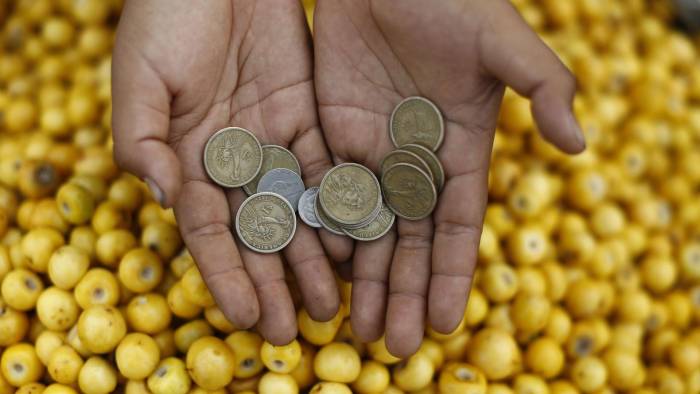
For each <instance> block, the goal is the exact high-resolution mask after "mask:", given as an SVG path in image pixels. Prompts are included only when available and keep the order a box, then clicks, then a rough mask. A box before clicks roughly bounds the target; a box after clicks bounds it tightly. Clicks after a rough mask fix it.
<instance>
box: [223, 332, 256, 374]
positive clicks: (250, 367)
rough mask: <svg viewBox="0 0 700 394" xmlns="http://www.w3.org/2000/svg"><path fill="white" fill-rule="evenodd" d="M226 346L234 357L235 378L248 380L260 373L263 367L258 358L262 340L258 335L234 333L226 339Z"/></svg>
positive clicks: (253, 333)
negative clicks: (235, 363)
mask: <svg viewBox="0 0 700 394" xmlns="http://www.w3.org/2000/svg"><path fill="white" fill-rule="evenodd" d="M226 344H227V345H228V346H229V347H230V348H231V350H233V354H234V355H236V362H237V365H236V368H235V370H234V377H235V378H237V379H246V378H250V377H253V376H255V375H257V374H258V373H259V372H260V371H262V369H263V368H264V365H263V362H262V359H261V358H260V348H261V347H262V344H263V339H262V338H261V337H260V335H259V334H257V333H255V332H251V331H236V332H234V333H232V334H231V335H229V336H228V337H226Z"/></svg>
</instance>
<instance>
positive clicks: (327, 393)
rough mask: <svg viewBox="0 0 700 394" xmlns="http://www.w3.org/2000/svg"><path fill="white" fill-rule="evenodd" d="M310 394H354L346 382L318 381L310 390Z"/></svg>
mask: <svg viewBox="0 0 700 394" xmlns="http://www.w3.org/2000/svg"><path fill="white" fill-rule="evenodd" d="M309 394H352V391H351V390H350V388H349V387H348V386H347V385H346V384H344V383H338V382H318V383H316V384H315V385H314V387H312V388H311V390H309Z"/></svg>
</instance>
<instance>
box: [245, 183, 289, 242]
mask: <svg viewBox="0 0 700 394" xmlns="http://www.w3.org/2000/svg"><path fill="white" fill-rule="evenodd" d="M296 219H297V217H296V215H295V214H294V208H292V206H291V204H289V201H287V200H285V199H284V198H283V197H282V196H280V195H278V194H275V193H257V194H254V195H252V196H250V197H248V198H247V199H246V200H245V201H243V203H242V204H241V207H240V208H239V209H238V213H237V214H236V233H238V237H239V238H240V239H241V241H243V243H244V244H245V245H246V246H247V247H248V248H250V249H252V250H254V251H256V252H259V253H273V252H277V251H279V250H282V249H283V248H284V247H285V246H287V244H289V242H291V241H292V238H293V237H294V233H295V232H296V228H297V220H296Z"/></svg>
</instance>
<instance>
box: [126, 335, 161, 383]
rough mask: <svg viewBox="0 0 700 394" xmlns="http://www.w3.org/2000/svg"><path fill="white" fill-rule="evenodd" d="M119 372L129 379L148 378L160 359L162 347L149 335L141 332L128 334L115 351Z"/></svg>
mask: <svg viewBox="0 0 700 394" xmlns="http://www.w3.org/2000/svg"><path fill="white" fill-rule="evenodd" d="M115 359H116V362H117V367H118V368H119V372H120V373H121V374H122V375H124V377H126V378H127V379H132V380H141V379H145V378H147V377H148V376H149V375H150V374H151V373H152V372H153V371H154V370H155V368H156V365H157V364H158V361H159V360H160V349H159V348H158V345H157V344H156V341H155V340H153V338H151V337H150V336H148V335H145V334H141V333H132V334H127V335H126V336H125V337H124V338H123V339H122V340H121V342H119V345H118V346H117V349H116V351H115Z"/></svg>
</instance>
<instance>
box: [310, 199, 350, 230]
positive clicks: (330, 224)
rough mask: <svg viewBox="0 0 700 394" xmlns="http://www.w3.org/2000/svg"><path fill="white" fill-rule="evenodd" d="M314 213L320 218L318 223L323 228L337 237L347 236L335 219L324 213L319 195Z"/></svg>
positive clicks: (315, 202)
mask: <svg viewBox="0 0 700 394" xmlns="http://www.w3.org/2000/svg"><path fill="white" fill-rule="evenodd" d="M314 213H315V214H316V217H317V218H318V222H319V223H321V227H323V228H324V229H326V230H328V231H330V232H331V233H333V234H335V235H345V233H344V232H343V228H342V227H340V226H339V225H338V223H335V222H334V221H333V219H331V218H329V217H328V215H326V213H325V212H323V208H322V207H321V203H320V202H319V198H318V194H317V195H316V201H314Z"/></svg>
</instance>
